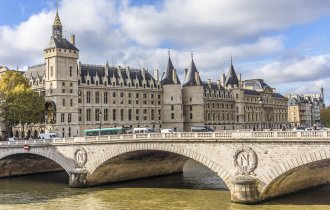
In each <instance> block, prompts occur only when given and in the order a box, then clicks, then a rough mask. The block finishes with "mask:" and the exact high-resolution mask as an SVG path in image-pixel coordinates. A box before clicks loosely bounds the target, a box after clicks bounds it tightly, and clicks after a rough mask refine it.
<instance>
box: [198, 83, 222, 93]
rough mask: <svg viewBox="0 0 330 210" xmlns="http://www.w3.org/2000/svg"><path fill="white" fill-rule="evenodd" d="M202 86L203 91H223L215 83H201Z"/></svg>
mask: <svg viewBox="0 0 330 210" xmlns="http://www.w3.org/2000/svg"><path fill="white" fill-rule="evenodd" d="M202 86H203V89H204V90H216V91H217V90H225V88H224V87H222V86H221V85H219V84H218V83H216V82H211V83H209V82H208V81H203V82H202Z"/></svg>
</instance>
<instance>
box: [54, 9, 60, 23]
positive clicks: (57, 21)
mask: <svg viewBox="0 0 330 210" xmlns="http://www.w3.org/2000/svg"><path fill="white" fill-rule="evenodd" d="M53 26H62V23H61V19H60V16H59V15H58V9H57V10H56V15H55V20H54V24H53Z"/></svg>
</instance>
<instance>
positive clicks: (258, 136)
mask: <svg viewBox="0 0 330 210" xmlns="http://www.w3.org/2000/svg"><path fill="white" fill-rule="evenodd" d="M298 139H303V140H313V139H317V140H320V139H330V131H254V132H251V131H223V132H212V133H211V132H210V133H207V132H200V133H198V132H184V133H179V132H178V133H143V134H123V135H110V136H86V137H70V138H56V139H52V140H45V139H34V140H18V141H5V142H0V146H1V145H17V144H20V145H24V144H50V143H67V144H70V143H75V142H93V141H96V142H100V141H113V140H115V141H118V140H119V141H132V140H134V141H139V140H153V141H163V140H164V141H166V140H175V141H203V140H207V141H219V140H221V141H225V140H230V141H232V140H246V141H249V140H263V141H264V140H271V141H274V140H275V141H276V140H298Z"/></svg>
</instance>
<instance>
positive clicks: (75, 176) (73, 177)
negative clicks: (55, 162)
mask: <svg viewBox="0 0 330 210" xmlns="http://www.w3.org/2000/svg"><path fill="white" fill-rule="evenodd" d="M69 187H72V188H83V187H87V171H86V170H85V169H82V168H75V169H73V170H72V171H70V172H69Z"/></svg>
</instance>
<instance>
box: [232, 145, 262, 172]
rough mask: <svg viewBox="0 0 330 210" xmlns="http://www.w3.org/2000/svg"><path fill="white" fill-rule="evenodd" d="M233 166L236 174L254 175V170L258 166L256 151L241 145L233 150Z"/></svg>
mask: <svg viewBox="0 0 330 210" xmlns="http://www.w3.org/2000/svg"><path fill="white" fill-rule="evenodd" d="M234 166H235V167H236V168H237V171H236V175H255V174H254V170H255V169H256V168H257V166H258V157H257V154H256V152H255V151H254V150H253V149H252V148H250V147H244V146H243V147H241V148H239V149H237V150H236V151H235V154H234Z"/></svg>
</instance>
